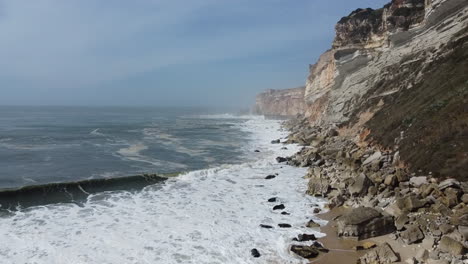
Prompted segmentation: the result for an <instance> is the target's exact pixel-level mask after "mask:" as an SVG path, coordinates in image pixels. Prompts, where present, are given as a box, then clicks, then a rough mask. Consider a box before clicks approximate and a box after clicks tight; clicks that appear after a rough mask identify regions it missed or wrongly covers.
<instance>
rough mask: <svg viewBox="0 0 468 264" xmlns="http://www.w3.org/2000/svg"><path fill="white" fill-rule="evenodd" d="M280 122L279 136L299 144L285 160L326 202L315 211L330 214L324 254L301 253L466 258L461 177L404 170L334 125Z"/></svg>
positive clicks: (374, 263) (369, 260) (364, 259)
mask: <svg viewBox="0 0 468 264" xmlns="http://www.w3.org/2000/svg"><path fill="white" fill-rule="evenodd" d="M283 125H284V127H285V128H286V129H288V130H289V131H290V134H289V136H288V140H287V141H286V142H285V143H299V144H300V145H302V146H303V148H302V149H301V150H300V151H299V152H298V153H296V154H295V155H293V156H291V157H288V158H286V159H285V160H286V161H287V164H289V165H293V166H297V167H306V168H308V173H307V175H306V176H305V178H306V179H308V180H309V183H308V189H307V194H308V195H310V196H315V197H323V198H326V199H327V202H328V204H327V207H328V208H329V209H330V210H329V211H328V212H326V213H324V214H321V215H318V217H319V218H321V219H323V220H326V221H328V223H327V225H324V226H321V227H320V231H321V232H322V233H325V234H326V236H324V237H322V238H319V239H318V241H319V242H320V243H321V244H322V245H323V247H325V248H326V249H327V250H328V253H325V254H319V255H317V256H311V255H306V254H302V253H301V252H299V253H300V254H299V255H301V254H302V256H303V257H305V258H307V259H309V260H310V263H325V264H336V263H361V264H378V263H466V260H467V257H468V256H467V248H466V246H465V245H464V241H466V240H467V239H468V233H467V232H466V230H465V229H464V225H466V224H467V223H468V222H467V221H466V216H467V207H466V202H467V199H466V198H468V195H467V191H468V188H467V187H468V186H467V185H466V183H463V182H459V181H458V180H456V179H451V178H448V179H445V180H444V179H437V178H434V177H431V175H429V176H416V175H415V174H410V173H409V172H408V171H407V170H406V169H404V168H401V167H398V166H399V163H395V162H394V161H392V158H393V157H394V155H393V154H391V153H385V152H383V151H382V150H380V149H378V148H377V147H376V146H371V145H367V144H362V145H356V144H355V143H354V142H353V141H352V140H351V139H350V138H346V137H343V136H340V135H339V133H338V132H337V131H335V130H334V129H333V128H323V127H311V126H310V125H308V124H307V122H305V121H304V119H293V120H289V121H287V122H285V123H284V124H283ZM307 137H308V138H307ZM463 193H465V194H464V195H463ZM442 212H443V213H442ZM316 249H318V248H317V247H315V246H314V245H312V246H310V247H308V248H307V250H316Z"/></svg>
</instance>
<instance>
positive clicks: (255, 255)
mask: <svg viewBox="0 0 468 264" xmlns="http://www.w3.org/2000/svg"><path fill="white" fill-rule="evenodd" d="M250 254H252V257H254V258H259V257H260V252H258V250H257V249H256V248H254V249H252V250H251V251H250Z"/></svg>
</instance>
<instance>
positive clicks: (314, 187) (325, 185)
mask: <svg viewBox="0 0 468 264" xmlns="http://www.w3.org/2000/svg"><path fill="white" fill-rule="evenodd" d="M329 190H330V182H329V180H328V179H327V178H325V177H313V178H310V180H309V184H308V188H307V194H309V195H312V196H325V195H326V194H327V193H328V192H329Z"/></svg>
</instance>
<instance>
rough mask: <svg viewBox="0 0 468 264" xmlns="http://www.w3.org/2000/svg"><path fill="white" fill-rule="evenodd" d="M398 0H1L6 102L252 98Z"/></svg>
mask: <svg viewBox="0 0 468 264" xmlns="http://www.w3.org/2000/svg"><path fill="white" fill-rule="evenodd" d="M388 1H389V0H352V1H350V0H114V1H107V0H0V105H91V106H94V105H99V106H101V105H122V106H126V105H129V106H138V105H141V106H217V107H219V106H229V107H247V106H249V105H251V104H253V102H254V98H255V95H256V94H257V93H259V92H261V91H263V90H266V89H284V88H291V87H297V86H301V85H304V83H305V79H306V77H307V74H308V67H309V64H314V63H315V62H316V60H317V58H318V57H319V56H320V54H321V53H323V52H324V51H326V50H327V49H329V48H330V47H331V42H332V40H333V37H334V26H335V24H336V22H337V21H338V20H339V19H340V18H341V17H343V16H345V15H348V14H349V13H350V12H351V11H353V10H355V9H356V8H359V7H361V8H365V7H372V8H379V7H382V6H383V5H384V4H385V3H386V2H388Z"/></svg>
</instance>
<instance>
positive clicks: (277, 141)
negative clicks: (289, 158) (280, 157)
mask: <svg viewBox="0 0 468 264" xmlns="http://www.w3.org/2000/svg"><path fill="white" fill-rule="evenodd" d="M279 143H280V140H279V139H275V140H272V141H271V144H279Z"/></svg>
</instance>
